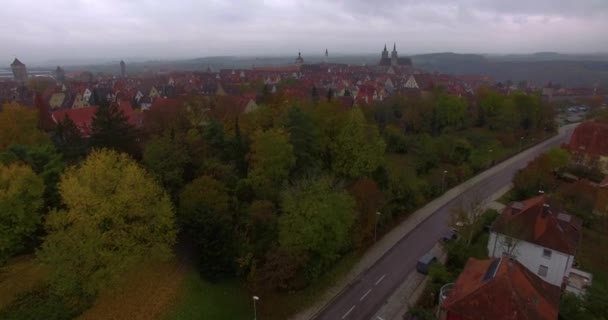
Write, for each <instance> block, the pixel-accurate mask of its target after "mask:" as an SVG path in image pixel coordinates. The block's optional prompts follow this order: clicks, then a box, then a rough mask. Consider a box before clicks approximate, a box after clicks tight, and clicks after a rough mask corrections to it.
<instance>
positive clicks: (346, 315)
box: [342, 305, 355, 319]
mask: <svg viewBox="0 0 608 320" xmlns="http://www.w3.org/2000/svg"><path fill="white" fill-rule="evenodd" d="M354 308H355V306H354V305H353V306H352V307H350V309H348V311H346V313H345V314H344V315H343V316H342V319H344V318H346V317H348V314H349V313H351V312H352V311H353V309H354Z"/></svg>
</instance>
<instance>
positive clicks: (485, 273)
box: [443, 258, 560, 320]
mask: <svg viewBox="0 0 608 320" xmlns="http://www.w3.org/2000/svg"><path fill="white" fill-rule="evenodd" d="M559 296H560V288H559V287H558V286H554V285H552V284H549V283H548V282H545V281H543V280H542V279H541V278H539V277H538V276H537V275H535V274H534V273H532V272H530V271H529V270H528V269H526V267H524V266H523V265H522V264H520V263H519V262H517V261H516V260H509V259H507V258H498V259H490V260H477V259H473V258H469V260H468V261H467V264H466V265H465V267H464V269H463V270H462V273H461V274H460V276H459V277H458V279H457V280H456V284H455V285H454V287H453V288H452V291H450V293H449V295H448V297H447V299H446V300H445V301H444V303H443V308H444V309H445V310H446V311H447V312H448V319H460V320H473V319H492V320H536V319H538V320H547V319H557V317H558V310H559Z"/></svg>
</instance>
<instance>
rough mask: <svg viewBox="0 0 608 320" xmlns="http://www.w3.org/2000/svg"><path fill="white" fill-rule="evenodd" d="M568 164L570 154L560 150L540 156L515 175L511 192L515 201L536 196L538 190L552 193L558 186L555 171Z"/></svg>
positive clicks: (552, 150)
mask: <svg viewBox="0 0 608 320" xmlns="http://www.w3.org/2000/svg"><path fill="white" fill-rule="evenodd" d="M569 163H570V154H569V153H568V152H567V151H566V150H564V149H560V148H554V149H551V150H549V151H548V152H546V153H544V154H542V155H540V156H539V157H538V158H536V159H534V160H533V161H532V162H530V163H529V164H528V166H527V167H526V168H524V169H522V170H520V171H518V172H517V173H516V174H515V177H514V178H513V191H514V195H515V198H516V199H517V200H523V199H526V198H529V197H532V196H535V195H537V194H538V192H539V190H542V191H545V192H552V191H554V190H555V189H556V188H557V186H558V185H559V183H558V181H557V177H556V171H557V170H558V169H560V168H563V167H565V166H567V165H568V164H569Z"/></svg>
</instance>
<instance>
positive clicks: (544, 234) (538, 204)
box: [494, 195, 581, 255]
mask: <svg viewBox="0 0 608 320" xmlns="http://www.w3.org/2000/svg"><path fill="white" fill-rule="evenodd" d="M514 207H519V209H514ZM518 211H519V212H518ZM580 230H581V222H580V220H579V219H578V218H576V217H573V216H571V215H568V214H566V213H565V212H563V211H562V210H560V209H558V208H557V207H555V206H551V205H550V204H549V202H548V199H547V198H546V196H545V195H540V196H537V197H534V198H531V199H528V200H525V201H522V202H516V203H512V204H510V205H509V206H507V207H506V208H505V209H504V210H503V212H502V214H501V215H500V217H498V219H497V220H496V223H495V224H494V231H496V232H498V233H502V234H507V235H510V236H512V237H514V238H517V239H520V240H523V241H527V242H530V243H534V244H537V245H540V246H543V247H545V248H549V249H552V250H556V251H559V252H563V253H567V254H570V255H574V254H575V253H576V249H577V247H578V243H579V240H580V237H581V231H580Z"/></svg>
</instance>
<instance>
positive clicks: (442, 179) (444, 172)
mask: <svg viewBox="0 0 608 320" xmlns="http://www.w3.org/2000/svg"><path fill="white" fill-rule="evenodd" d="M446 174H448V171H447V170H443V177H442V178H441V192H443V191H445V175H446Z"/></svg>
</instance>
